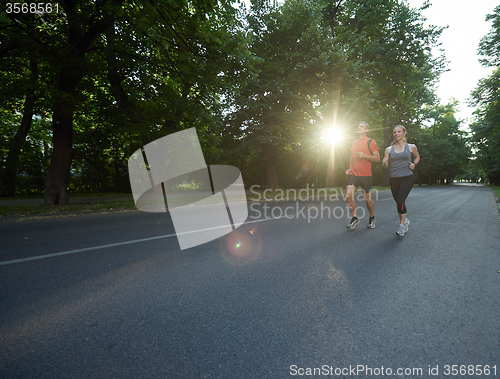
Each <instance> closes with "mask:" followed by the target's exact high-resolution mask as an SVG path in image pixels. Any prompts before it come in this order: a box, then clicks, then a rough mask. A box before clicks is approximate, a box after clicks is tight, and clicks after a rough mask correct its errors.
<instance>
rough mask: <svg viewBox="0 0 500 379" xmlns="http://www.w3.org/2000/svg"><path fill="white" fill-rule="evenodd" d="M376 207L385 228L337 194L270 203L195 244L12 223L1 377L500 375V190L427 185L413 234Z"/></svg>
mask: <svg viewBox="0 0 500 379" xmlns="http://www.w3.org/2000/svg"><path fill="white" fill-rule="evenodd" d="M374 197H375V200H376V201H375V207H376V208H375V209H376V217H377V226H376V228H375V229H373V230H372V229H367V228H366V225H367V221H368V220H367V217H365V218H364V219H363V220H362V221H361V224H360V225H358V226H357V227H356V229H355V230H353V231H348V230H347V229H346V224H347V222H348V217H347V215H346V209H345V206H346V204H345V201H343V200H342V199H340V200H338V201H333V200H332V199H330V200H332V201H323V203H322V202H321V201H318V200H317V199H314V200H312V199H309V200H308V201H299V202H295V201H288V202H279V203H277V202H267V203H264V202H261V203H258V204H254V205H252V206H251V210H250V216H249V218H248V219H247V223H246V224H245V225H243V226H242V227H240V228H239V229H237V231H236V232H233V233H232V234H230V235H228V236H226V237H223V238H221V239H219V240H215V241H212V242H208V243H206V244H203V245H201V246H197V247H194V248H191V249H187V250H182V251H181V250H180V249H179V244H178V242H177V239H176V236H175V233H174V229H173V226H172V221H171V218H170V216H169V215H168V214H150V213H143V212H123V213H109V214H93V215H81V216H73V217H53V218H46V219H31V220H25V221H21V222H20V221H4V222H2V223H0V377H1V378H51V379H53V378H287V377H297V376H300V377H305V376H306V375H305V374H311V375H312V374H315V377H322V376H326V374H330V377H372V378H382V377H395V378H396V377H397V378H403V377H405V378H416V377H434V378H436V377H457V378H458V377H481V378H484V377H495V376H496V377H500V317H499V315H500V301H499V289H500V273H499V271H500V248H499V247H500V223H499V216H498V210H497V204H496V201H495V199H494V196H493V193H492V191H491V189H489V188H487V187H479V186H471V187H468V186H453V187H428V188H419V187H415V188H414V189H413V190H412V192H411V194H410V197H409V198H408V201H407V207H408V212H409V213H408V217H409V219H410V220H411V224H410V231H409V232H408V234H407V235H405V236H404V237H403V238H401V237H398V236H396V234H395V232H396V230H397V225H398V219H397V214H396V205H395V203H394V201H393V200H392V197H391V196H390V192H388V191H383V192H379V193H378V194H375V196H374ZM359 205H362V203H359ZM362 206H364V205H362ZM264 207H266V208H264ZM321 211H322V212H323V213H322V214H321ZM265 212H267V214H265ZM328 215H330V216H328ZM333 215H334V216H335V217H334V216H333ZM265 216H267V217H275V219H273V220H270V219H266V217H265ZM286 216H288V218H287V217H286ZM358 365H359V366H358ZM448 365H449V367H447V366H448ZM452 365H457V366H452ZM471 365H474V367H472V366H471ZM486 366H488V368H487V367H486ZM485 369H487V370H488V373H489V375H485V373H486V370H485ZM314 370H316V371H314ZM370 370H371V371H370ZM429 370H431V371H429ZM464 370H465V371H464ZM478 370H481V371H478ZM430 373H431V374H432V375H431V374H430ZM447 373H448V374H449V375H446V374H447ZM302 374H304V375H302ZM436 374H437V375H436ZM479 374H481V375H479ZM495 374H496V375H495Z"/></svg>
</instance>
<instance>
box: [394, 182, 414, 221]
mask: <svg viewBox="0 0 500 379" xmlns="http://www.w3.org/2000/svg"><path fill="white" fill-rule="evenodd" d="M414 181H415V179H414V177H413V175H411V176H405V177H403V178H401V182H400V185H399V189H398V193H397V198H396V203H397V205H398V214H399V220H400V223H401V225H404V224H405V222H406V213H407V209H406V198H407V197H408V195H409V194H410V191H411V189H412V188H413V183H414Z"/></svg>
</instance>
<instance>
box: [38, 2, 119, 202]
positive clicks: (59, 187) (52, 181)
mask: <svg viewBox="0 0 500 379" xmlns="http://www.w3.org/2000/svg"><path fill="white" fill-rule="evenodd" d="M122 2H123V1H122V0H117V1H114V2H110V5H116V6H120V5H121V3H122ZM64 9H65V11H66V13H67V14H68V20H73V21H74V22H75V23H74V24H73V23H71V22H69V24H68V29H69V32H68V49H67V55H66V56H65V57H64V58H65V64H64V65H63V67H62V68H61V71H60V76H59V79H58V82H57V88H56V94H57V95H56V96H55V101H54V109H53V117H52V130H53V136H52V141H53V152H52V156H51V159H50V165H49V168H48V170H47V173H46V175H45V193H44V199H43V202H44V203H46V204H58V205H66V204H68V202H69V192H68V183H69V172H70V169H71V162H72V160H73V157H74V154H75V153H74V150H73V114H74V111H75V108H76V99H75V97H76V90H77V86H78V84H79V83H80V82H81V80H82V79H83V78H84V77H85V75H87V64H86V63H87V62H86V61H85V54H86V53H87V52H88V49H89V47H90V46H91V44H92V42H93V41H95V40H96V38H98V37H99V35H101V33H104V32H105V31H106V29H108V28H109V27H112V26H113V19H112V18H111V17H109V16H104V17H103V18H98V17H94V16H92V17H90V18H89V21H90V20H93V21H94V22H93V23H91V24H90V25H89V26H88V28H87V29H86V31H85V32H84V33H83V31H84V29H82V25H80V24H79V22H81V20H80V19H79V18H78V17H76V15H77V14H78V13H79V11H78V9H77V8H76V7H75V6H74V3H73V2H70V1H66V2H64ZM82 33H83V34H82Z"/></svg>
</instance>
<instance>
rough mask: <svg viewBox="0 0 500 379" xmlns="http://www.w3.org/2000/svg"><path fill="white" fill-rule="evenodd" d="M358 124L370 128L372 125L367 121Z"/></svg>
mask: <svg viewBox="0 0 500 379" xmlns="http://www.w3.org/2000/svg"><path fill="white" fill-rule="evenodd" d="M358 125H364V126H366V129H370V127H369V126H368V123H367V122H366V121H361V122H360V123H359V124H358Z"/></svg>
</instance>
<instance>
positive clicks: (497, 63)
mask: <svg viewBox="0 0 500 379" xmlns="http://www.w3.org/2000/svg"><path fill="white" fill-rule="evenodd" d="M486 20H487V21H489V20H492V21H493V23H492V28H491V30H490V32H489V33H488V34H487V35H486V36H485V37H483V39H482V40H481V42H480V44H479V53H480V54H482V55H483V56H484V58H483V59H482V60H481V62H482V64H483V65H485V66H487V67H495V69H494V70H493V72H492V74H491V75H490V76H488V77H487V78H484V79H481V80H480V81H479V83H478V85H477V88H476V89H475V90H474V91H472V93H471V105H474V106H476V107H477V109H476V111H475V115H476V119H475V121H474V123H473V124H472V125H471V129H472V131H473V133H474V137H473V142H474V148H475V150H476V154H475V157H474V158H475V164H476V169H477V171H478V172H479V173H481V174H482V175H484V176H486V177H487V178H488V180H489V181H490V183H492V184H495V185H499V184H500V49H499V47H500V6H497V7H496V8H495V10H494V13H493V14H490V15H488V16H487V17H486Z"/></svg>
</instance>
